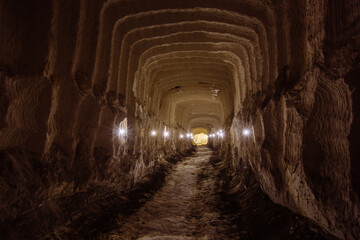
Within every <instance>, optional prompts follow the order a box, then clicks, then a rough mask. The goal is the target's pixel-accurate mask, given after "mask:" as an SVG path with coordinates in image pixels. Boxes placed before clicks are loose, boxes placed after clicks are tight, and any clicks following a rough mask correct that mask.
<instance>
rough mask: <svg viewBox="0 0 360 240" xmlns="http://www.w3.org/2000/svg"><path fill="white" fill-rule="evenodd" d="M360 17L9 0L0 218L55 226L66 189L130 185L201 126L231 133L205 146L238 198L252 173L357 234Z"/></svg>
mask: <svg viewBox="0 0 360 240" xmlns="http://www.w3.org/2000/svg"><path fill="white" fill-rule="evenodd" d="M359 17H360V2H359V1H357V0H346V1H337V0H263V1H260V0H242V1H240V0H238V1H236V0H211V1H210V0H196V1H194V0H181V1H180V0H172V1H160V0H154V1H147V0H131V1H130V0H108V1H104V0H91V1H90V0H75V1H74V0H61V1H60V0H52V1H49V0H37V1H28V0H12V1H6V0H1V1H0V32H1V34H0V91H1V95H0V112H1V114H0V149H1V152H0V189H1V192H2V193H1V194H0V203H1V204H0V211H1V217H0V218H1V219H0V221H1V222H3V223H5V222H8V221H9V219H10V220H13V221H16V220H19V219H20V220H21V219H29V220H28V222H27V223H26V224H27V226H32V225H31V224H33V225H34V226H35V225H36V224H39V225H41V226H43V225H46V226H47V227H50V226H51V227H52V228H56V226H58V224H59V225H61V222H62V221H65V220H63V219H64V218H66V216H64V214H63V213H61V212H62V211H61V209H65V208H66V206H67V202H66V201H69V202H71V201H74V200H73V199H72V198H70V196H73V195H74V194H75V193H81V192H83V191H85V190H86V189H93V188H96V189H100V190H98V191H97V194H94V196H93V197H94V198H101V196H107V194H109V193H114V192H115V193H118V192H127V191H129V190H131V189H132V188H133V187H134V186H135V185H136V183H137V182H139V181H141V180H142V179H144V178H146V177H147V176H148V175H149V174H151V173H152V172H153V171H154V169H155V168H156V166H157V165H158V163H159V162H163V161H165V159H166V158H168V157H170V156H172V155H175V154H181V153H184V152H186V151H187V150H189V149H190V148H192V144H191V141H188V140H187V139H186V137H185V138H184V139H182V138H180V137H179V136H180V135H182V134H186V133H188V132H191V129H194V128H203V129H206V130H207V131H208V133H209V134H210V133H214V132H216V131H218V130H220V129H221V130H223V131H224V135H223V138H209V145H211V146H213V147H214V148H216V149H218V152H219V154H220V156H221V159H222V161H223V164H224V165H226V166H227V172H226V176H224V178H225V177H226V178H231V187H232V189H233V191H234V192H236V191H241V190H242V189H243V188H244V186H246V182H247V181H248V179H250V178H251V179H255V180H256V182H257V183H258V184H259V185H260V187H261V189H262V191H264V192H265V193H266V194H267V195H268V196H269V197H270V199H271V200H272V201H274V202H275V203H278V204H280V205H283V206H285V207H287V208H289V209H290V210H291V211H293V212H294V213H297V214H300V215H303V216H306V217H308V218H310V219H312V220H313V221H314V222H316V224H318V225H319V226H321V227H322V228H323V229H325V230H326V231H328V232H330V233H331V234H333V235H335V236H337V237H339V238H341V239H357V237H358V236H359V200H358V196H359V194H360V175H359V172H360V164H359V157H360V152H359V140H358V139H359V133H360V122H359V118H360V108H359V106H360V105H359V99H360V92H359V87H360V85H359V82H360V81H359V79H358V78H359V69H360V65H359V47H360V44H359V41H360V36H359V34H360V21H359V19H360V18H359ZM120 126H122V127H124V129H126V134H124V135H122V136H119V134H118V129H119V127H120ZM244 128H249V129H250V130H251V135H250V136H249V137H246V138H245V137H244V136H242V130H243V129H244ZM152 131H156V134H151V132H152ZM164 131H166V132H167V133H168V134H167V136H166V137H164V134H163V133H164ZM95 195H96V196H95ZM104 199H106V198H105V197H104ZM82 201H85V200H84V199H82V198H81V197H80V198H78V199H77V200H76V203H77V204H78V205H79V204H80V205H81V203H82ZM104 201H105V200H104ZM68 209H69V208H68ZM69 211H70V210H69ZM43 215H51V216H52V221H53V222H43V221H40V220H39V219H40V217H39V216H43ZM20 220H19V221H20ZM24 221H25V222H26V221H27V220H24Z"/></svg>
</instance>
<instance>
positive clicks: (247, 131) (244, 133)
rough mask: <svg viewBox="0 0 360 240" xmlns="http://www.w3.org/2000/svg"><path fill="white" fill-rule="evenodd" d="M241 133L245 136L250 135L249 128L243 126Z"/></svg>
mask: <svg viewBox="0 0 360 240" xmlns="http://www.w3.org/2000/svg"><path fill="white" fill-rule="evenodd" d="M242 135H243V136H245V137H247V136H249V135H250V130H249V129H247V128H244V129H243V130H242Z"/></svg>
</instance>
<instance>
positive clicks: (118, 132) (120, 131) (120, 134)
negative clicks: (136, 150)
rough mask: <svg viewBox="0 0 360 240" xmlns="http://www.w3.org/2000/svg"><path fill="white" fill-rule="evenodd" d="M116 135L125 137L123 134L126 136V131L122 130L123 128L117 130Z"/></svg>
mask: <svg viewBox="0 0 360 240" xmlns="http://www.w3.org/2000/svg"><path fill="white" fill-rule="evenodd" d="M117 134H118V136H119V137H120V136H122V135H125V134H126V130H125V129H123V128H119V129H118V130H117Z"/></svg>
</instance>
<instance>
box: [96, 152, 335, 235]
mask: <svg viewBox="0 0 360 240" xmlns="http://www.w3.org/2000/svg"><path fill="white" fill-rule="evenodd" d="M212 155H213V152H212V150H211V149H209V148H208V147H206V146H199V147H197V150H196V152H195V154H194V155H193V156H191V157H186V158H185V159H183V160H182V161H181V162H179V163H177V164H176V165H175V166H174V168H173V169H172V170H171V171H170V172H169V174H168V175H167V176H166V179H165V183H164V185H163V186H162V188H161V189H159V190H158V191H157V192H156V193H155V194H154V195H153V196H152V197H151V198H150V199H148V200H147V201H146V202H145V203H144V204H143V205H142V206H141V207H140V208H139V209H138V210H137V211H135V212H134V213H133V214H132V215H131V216H127V217H124V216H119V217H118V219H117V221H116V223H115V225H116V226H114V227H113V229H114V230H113V231H111V232H108V233H105V234H102V235H101V236H99V239H312V240H313V239H334V238H332V237H329V236H328V235H327V234H325V233H324V232H323V231H322V230H321V229H319V228H318V227H316V225H314V224H313V223H312V222H310V221H309V220H308V219H305V218H303V217H301V216H297V215H295V214H293V213H291V212H290V211H289V210H288V209H286V208H283V207H281V206H279V205H276V204H274V203H272V202H271V201H270V200H269V199H268V198H267V197H266V196H265V195H264V194H263V193H262V192H259V188H258V187H253V188H251V186H249V189H247V191H246V192H247V193H246V194H243V195H242V196H230V195H227V194H224V192H223V190H222V188H221V187H220V186H221V184H219V181H220V178H219V173H220V172H219V168H218V167H217V164H216V163H214V162H212V161H213V159H212Z"/></svg>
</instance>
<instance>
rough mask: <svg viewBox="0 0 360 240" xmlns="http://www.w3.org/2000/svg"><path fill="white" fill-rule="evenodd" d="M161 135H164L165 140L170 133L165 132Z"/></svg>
mask: <svg viewBox="0 0 360 240" xmlns="http://www.w3.org/2000/svg"><path fill="white" fill-rule="evenodd" d="M163 135H164V137H165V138H167V137H168V136H169V135H170V133H169V132H168V131H166V130H165V131H164V133H163Z"/></svg>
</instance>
